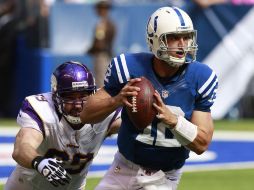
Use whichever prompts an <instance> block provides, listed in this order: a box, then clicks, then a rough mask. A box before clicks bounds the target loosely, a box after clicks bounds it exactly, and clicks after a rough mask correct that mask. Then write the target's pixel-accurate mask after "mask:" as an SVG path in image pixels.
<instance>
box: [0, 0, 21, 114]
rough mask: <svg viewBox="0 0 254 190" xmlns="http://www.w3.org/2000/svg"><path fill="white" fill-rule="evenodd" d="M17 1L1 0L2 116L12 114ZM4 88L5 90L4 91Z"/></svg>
mask: <svg viewBox="0 0 254 190" xmlns="http://www.w3.org/2000/svg"><path fill="white" fill-rule="evenodd" d="M16 6H17V5H16V1H15V0H0V44H1V45H0V86H1V89H2V90H1V93H0V117H9V116H10V115H11V112H12V110H11V107H12V106H11V98H12V95H13V89H14V88H13V85H14V77H15V76H14V71H13V68H15V66H14V65H15V49H16V35H17V28H16V27H17V17H16V8H17V7H16ZM3 90H4V91H3Z"/></svg>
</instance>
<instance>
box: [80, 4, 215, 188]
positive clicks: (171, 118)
mask: <svg viewBox="0 0 254 190" xmlns="http://www.w3.org/2000/svg"><path fill="white" fill-rule="evenodd" d="M196 37H197V31H196V30H195V29H194V27H193V24H192V20H191V18H190V17H189V15H188V14H187V13H186V12H184V11H183V10H181V9H179V8H177V7H162V8H159V9H158V10H156V11H155V12H154V13H153V14H152V15H151V16H150V18H149V19H148V23H147V29H146V38H147V44H148V47H149V48H150V50H151V52H152V53H135V54H131V53H130V54H121V55H119V56H117V57H115V58H113V59H112V61H111V64H110V65H109V66H108V70H107V73H106V75H105V80H104V87H103V88H101V89H100V90H99V91H97V92H96V94H95V95H94V96H91V97H89V98H88V101H87V104H86V107H84V109H83V111H82V112H81V120H82V121H83V122H85V123H86V122H91V123H93V122H99V121H101V120H103V119H104V118H105V117H107V116H108V115H109V114H111V113H112V112H113V111H114V110H115V109H117V108H118V107H121V106H132V105H131V103H129V102H128V100H127V99H128V97H129V96H135V95H137V94H138V93H139V90H140V89H139V88H138V87H135V86H132V84H133V83H134V82H136V81H140V80H141V77H142V76H144V77H146V78H147V79H149V80H150V81H151V82H152V84H153V86H154V88H155V89H156V92H155V94H154V97H155V99H156V103H154V104H153V106H154V108H155V109H156V110H157V116H156V117H155V118H154V120H153V121H152V123H151V124H150V125H148V126H147V127H146V128H145V129H144V130H142V131H140V130H137V129H136V128H135V127H134V125H133V124H132V122H131V120H130V119H129V117H128V115H127V112H126V108H124V109H123V110H122V114H121V118H122V124H121V127H120V130H119V132H118V139H117V144H118V149H119V151H118V152H117V153H116V155H115V159H114V161H113V164H112V165H111V168H110V169H109V170H108V172H107V173H106V175H105V176H104V178H103V179H102V181H101V182H100V184H99V185H98V186H97V187H96V190H116V189H117V190H133V189H145V190H176V189H177V186H178V184H179V181H180V178H181V174H182V167H183V165H184V164H185V160H186V159H187V158H188V157H189V152H190V150H191V151H194V152H195V153H197V154H202V153H203V152H204V151H206V150H207V148H208V145H209V144H210V142H211V139H212V135H213V130H214V127H213V120H212V117H211V110H210V108H211V106H212V105H213V102H214V99H215V97H216V91H217V86H218V80H217V76H216V74H215V73H214V72H213V70H212V69H210V68H209V67H208V66H207V65H205V64H202V63H200V62H198V61H196V52H197V49H198V46H197V43H196Z"/></svg>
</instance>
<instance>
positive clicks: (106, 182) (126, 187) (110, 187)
mask: <svg viewBox="0 0 254 190" xmlns="http://www.w3.org/2000/svg"><path fill="white" fill-rule="evenodd" d="M157 172H158V171H153V172H150V171H146V170H144V169H142V168H141V167H140V166H138V165H137V164H134V163H133V162H131V161H129V160H127V159H126V158H124V156H123V155H122V154H121V153H119V152H117V153H116V155H115V158H114V161H113V163H112V165H111V167H110V169H109V170H108V171H107V173H106V174H105V176H104V177H103V179H102V180H101V181H100V183H99V185H98V186H97V187H96V188H95V190H137V189H139V190H146V189H157V190H162V189H165V188H160V187H159V186H160V185H157V188H156V187H155V188H146V187H145V186H142V185H141V186H140V184H138V183H137V178H139V177H140V176H144V177H146V176H145V175H147V176H148V177H147V178H153V174H154V176H155V175H156V173H157ZM160 172H162V171H160ZM162 173H163V172H162ZM163 174H165V176H164V179H163V180H164V181H165V183H166V184H170V185H169V186H171V187H169V188H166V189H172V190H176V189H177V186H178V184H179V181H180V178H181V175H182V170H181V169H178V170H171V171H168V172H165V173H163ZM153 186H156V184H154V185H153ZM164 186H165V185H164ZM166 186H167V185H166Z"/></svg>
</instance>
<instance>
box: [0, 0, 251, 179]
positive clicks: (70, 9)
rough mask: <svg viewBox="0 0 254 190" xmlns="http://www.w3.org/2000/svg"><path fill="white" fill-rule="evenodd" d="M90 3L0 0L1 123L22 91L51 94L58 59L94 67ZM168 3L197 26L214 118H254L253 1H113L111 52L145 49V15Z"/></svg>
mask: <svg viewBox="0 0 254 190" xmlns="http://www.w3.org/2000/svg"><path fill="white" fill-rule="evenodd" d="M97 2H98V0H0V87H1V93H0V120H3V121H5V120H6V119H10V120H12V121H14V119H15V118H16V115H17V113H18V111H19V108H20V105H21V102H22V100H23V99H24V98H25V97H26V96H28V95H31V94H37V93H41V92H46V91H50V75H51V73H52V71H53V70H54V69H55V68H56V67H57V66H58V65H59V64H61V63H63V62H64V61H68V60H74V61H80V62H82V63H84V64H86V65H87V66H88V67H89V68H90V69H91V70H92V71H93V72H94V64H93V62H94V59H95V58H94V56H93V55H94V54H91V53H89V52H90V51H89V50H91V47H92V46H93V43H94V41H95V40H94V39H95V36H97V37H98V38H100V37H101V38H103V35H104V34H103V32H102V33H101V31H100V30H99V31H97V29H98V28H100V27H99V26H100V25H98V23H99V21H100V17H99V15H98V14H97V12H96V3H97ZM167 5H170V6H172V5H175V6H179V7H180V8H182V9H184V10H185V11H186V12H187V13H189V15H190V17H191V18H192V20H193V23H194V27H195V28H196V29H197V31H198V33H197V37H198V45H199V50H198V55H197V60H198V61H201V62H203V63H205V64H208V65H209V66H210V67H211V68H213V69H214V70H215V72H216V73H217V75H218V78H219V89H218V93H217V100H216V101H215V104H214V106H213V109H212V113H213V118H214V119H215V120H216V121H221V120H222V119H224V120H225V119H226V120H228V121H238V120H242V119H252V118H254V35H253V34H254V24H253V23H254V22H253V21H254V7H253V5H254V0H112V1H111V7H110V12H109V17H110V20H111V22H112V23H113V25H114V27H115V30H114V32H113V33H114V36H113V38H112V50H110V56H111V57H113V56H114V55H117V54H120V53H127V52H140V51H147V52H148V48H147V46H146V41H145V36H146V35H145V34H146V23H147V20H148V18H149V16H150V15H151V13H152V12H154V10H156V9H157V8H159V7H161V6H167ZM97 27H98V28H97ZM103 51H104V50H103ZM248 121H250V122H248V123H247V128H248V130H249V129H250V128H253V130H254V122H253V120H248ZM3 125H8V124H6V123H4V122H2V123H1V126H3ZM221 125H222V126H224V127H225V126H230V125H231V124H228V123H227V124H226V123H222V124H221ZM236 128H237V127H236ZM238 129H239V128H238ZM243 129H245V128H244V127H243ZM0 138H1V139H4V137H3V136H0ZM252 139H254V138H252ZM13 140H14V138H13V137H12V139H10V140H6V142H8V143H10V142H13ZM249 150H250V149H249ZM10 152H11V150H10V151H9V153H8V154H11V153H10ZM2 155H5V156H6V154H2ZM9 156H10V155H9ZM252 156H253V155H252ZM253 160H254V157H253ZM10 171H11V170H9V171H8V174H9V173H10ZM5 175H7V174H5Z"/></svg>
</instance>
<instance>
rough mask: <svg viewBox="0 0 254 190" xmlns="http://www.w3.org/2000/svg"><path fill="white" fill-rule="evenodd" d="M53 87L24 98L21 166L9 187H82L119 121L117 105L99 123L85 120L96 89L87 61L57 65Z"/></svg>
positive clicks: (17, 149) (18, 148) (17, 153)
mask: <svg viewBox="0 0 254 190" xmlns="http://www.w3.org/2000/svg"><path fill="white" fill-rule="evenodd" d="M51 89H52V90H51V92H47V93H43V94H37V95H31V96H28V97H26V98H25V100H24V101H23V104H22V106H21V109H20V112H19V114H18V116H17V123H18V124H19V125H20V126H21V129H20V130H19V132H18V134H17V136H16V141H15V145H14V151H13V154H12V156H13V159H14V160H15V161H16V162H17V163H18V165H17V166H16V168H15V169H14V171H13V172H12V174H11V176H10V177H9V179H8V181H7V183H6V185H5V190H45V189H47V190H50V189H52V190H53V189H61V190H63V189H68V190H81V189H84V187H85V183H86V175H87V172H88V169H89V166H90V164H91V162H92V160H93V158H94V157H95V156H96V154H97V152H98V150H99V148H100V146H101V144H102V142H103V140H104V139H105V137H106V136H108V135H110V134H112V133H115V132H117V130H118V127H119V126H120V119H119V112H120V111H119V110H118V111H116V112H114V113H112V114H111V115H110V116H109V117H107V118H105V120H103V121H102V122H100V123H97V124H93V125H91V124H82V123H81V121H80V118H79V115H80V112H81V110H82V108H83V106H85V104H86V100H87V98H88V96H90V95H93V94H94V93H95V91H96V85H95V81H94V77H93V75H92V73H91V72H90V71H89V70H88V68H87V67H86V66H85V65H83V64H81V63H79V62H73V61H71V62H65V63H63V64H61V65H60V66H58V67H57V68H56V70H55V71H54V72H53V74H52V77H51Z"/></svg>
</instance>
